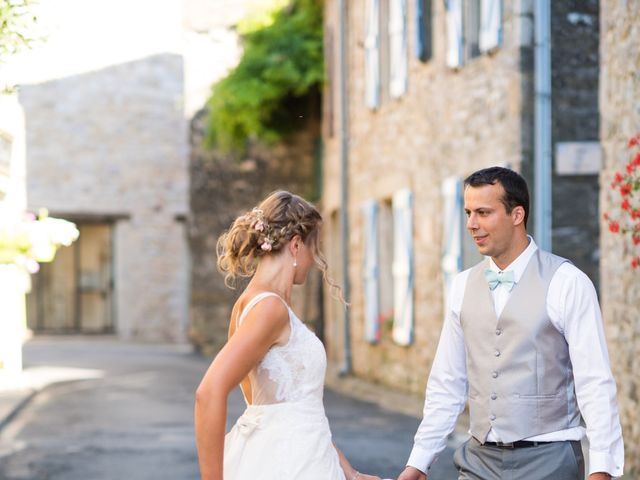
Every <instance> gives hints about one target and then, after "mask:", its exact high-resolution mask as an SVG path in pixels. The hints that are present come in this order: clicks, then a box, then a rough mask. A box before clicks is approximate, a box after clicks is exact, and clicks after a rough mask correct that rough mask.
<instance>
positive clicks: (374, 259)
mask: <svg viewBox="0 0 640 480" xmlns="http://www.w3.org/2000/svg"><path fill="white" fill-rule="evenodd" d="M378 211H379V207H378V202H377V201H375V200H369V201H368V202H366V203H365V204H364V205H363V207H362V213H363V217H364V228H363V235H364V265H363V269H364V271H363V274H364V275H363V276H364V323H365V328H364V331H365V333H364V334H365V338H366V340H367V342H369V343H376V342H377V341H379V340H380V291H379V289H380V266H379V260H378V259H379V257H380V255H379V254H378V248H379V247H378Z"/></svg>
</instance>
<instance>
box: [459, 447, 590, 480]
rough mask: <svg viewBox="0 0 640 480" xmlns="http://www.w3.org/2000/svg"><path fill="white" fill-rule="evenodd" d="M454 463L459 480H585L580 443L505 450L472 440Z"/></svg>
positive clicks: (460, 451)
mask: <svg viewBox="0 0 640 480" xmlns="http://www.w3.org/2000/svg"><path fill="white" fill-rule="evenodd" d="M453 461H454V463H455V465H456V467H457V468H458V472H459V476H458V480H584V457H583V456H582V447H581V446H580V442H552V443H545V444H542V445H538V446H535V447H526V448H502V447H495V446H488V445H486V446H483V445H481V444H480V442H479V441H477V440H476V439H475V438H470V439H469V440H468V441H466V442H465V443H463V444H462V445H461V446H460V447H459V448H458V449H457V450H456V452H455V454H454V456H453Z"/></svg>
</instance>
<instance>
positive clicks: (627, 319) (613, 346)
mask: <svg viewBox="0 0 640 480" xmlns="http://www.w3.org/2000/svg"><path fill="white" fill-rule="evenodd" d="M600 9H601V13H600V15H601V16H600V39H601V40H600V58H601V70H600V137H601V142H602V147H603V152H604V168H603V169H602V173H601V175H600V184H601V185H602V191H601V194H600V205H601V211H602V212H604V211H611V210H612V209H613V208H615V207H617V206H618V204H619V195H617V194H613V193H612V192H611V190H610V189H609V185H610V183H611V180H612V178H613V175H614V173H615V172H616V171H621V170H623V169H624V165H625V164H626V163H627V162H628V161H629V155H630V152H629V150H628V149H627V147H626V146H627V142H628V140H629V137H630V136H632V135H634V134H636V133H638V132H640V108H639V105H640V102H639V99H640V76H639V74H638V72H639V71H640V49H638V45H640V21H638V19H640V3H639V2H635V1H631V0H627V1H619V0H601V2H600ZM600 242H601V250H602V257H601V260H600V281H601V292H602V307H603V313H604V319H605V327H606V334H607V340H608V344H609V355H610V357H611V365H612V369H613V374H614V376H615V378H616V381H617V384H618V400H619V402H620V413H621V417H622V423H623V435H624V441H625V452H626V460H625V462H626V464H625V477H628V478H638V477H640V401H639V399H638V398H639V396H640V381H639V377H638V371H640V339H639V338H638V331H639V329H640V288H639V285H640V271H638V270H635V271H632V270H631V268H630V267H629V260H630V256H631V251H632V247H631V246H630V241H629V239H628V238H626V239H624V241H623V239H622V238H621V237H620V236H619V235H612V234H611V233H609V231H608V230H607V228H603V229H602V233H601V234H600Z"/></svg>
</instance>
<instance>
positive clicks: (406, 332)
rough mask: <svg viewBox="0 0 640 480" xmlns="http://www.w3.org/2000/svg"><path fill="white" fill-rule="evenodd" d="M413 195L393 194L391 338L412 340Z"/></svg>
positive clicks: (401, 342) (402, 342)
mask: <svg viewBox="0 0 640 480" xmlns="http://www.w3.org/2000/svg"><path fill="white" fill-rule="evenodd" d="M412 203H413V195H412V193H411V191H410V190H400V191H398V192H396V193H395V194H394V195H393V267H392V270H393V340H394V341H395V342H396V343H397V344H399V345H410V344H411V343H412V342H413V214H412Z"/></svg>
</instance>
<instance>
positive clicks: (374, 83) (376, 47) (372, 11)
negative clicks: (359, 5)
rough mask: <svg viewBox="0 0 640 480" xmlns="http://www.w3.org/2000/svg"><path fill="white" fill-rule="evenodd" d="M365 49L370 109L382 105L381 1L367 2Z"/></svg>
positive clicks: (368, 0)
mask: <svg viewBox="0 0 640 480" xmlns="http://www.w3.org/2000/svg"><path fill="white" fill-rule="evenodd" d="M366 5H367V11H366V13H365V18H366V22H367V25H366V37H365V41H364V47H365V55H364V62H365V67H364V68H365V76H366V81H365V84H366V85H365V90H366V102H367V107H369V108H373V109H375V108H378V106H379V105H380V0H367V4H366Z"/></svg>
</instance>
